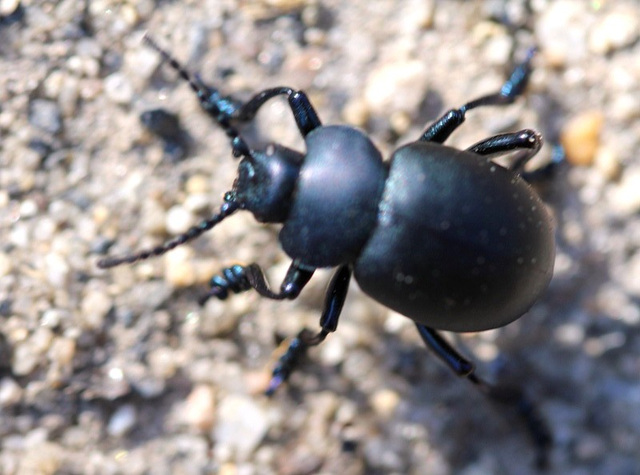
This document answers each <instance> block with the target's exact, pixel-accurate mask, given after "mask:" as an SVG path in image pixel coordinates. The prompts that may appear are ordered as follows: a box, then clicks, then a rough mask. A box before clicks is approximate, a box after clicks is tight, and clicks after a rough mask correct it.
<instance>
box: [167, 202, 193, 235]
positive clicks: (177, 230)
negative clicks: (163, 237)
mask: <svg viewBox="0 0 640 475" xmlns="http://www.w3.org/2000/svg"><path fill="white" fill-rule="evenodd" d="M165 221H166V223H165V225H166V229H167V232H168V233H169V234H173V235H178V234H183V233H184V232H186V231H187V230H188V229H189V228H190V227H191V226H193V225H194V224H196V221H197V220H196V217H195V216H194V215H193V214H192V213H191V212H189V209H187V208H186V207H185V206H181V205H175V206H172V207H171V208H169V210H168V211H167V215H166V217H165Z"/></svg>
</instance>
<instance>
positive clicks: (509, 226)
mask: <svg viewBox="0 0 640 475" xmlns="http://www.w3.org/2000/svg"><path fill="white" fill-rule="evenodd" d="M554 249H555V246H554V236H553V229H552V224H551V220H550V218H549V215H548V213H547V211H546V209H545V208H544V204H543V203H542V201H541V200H540V199H539V198H538V196H537V195H536V194H535V193H534V192H533V191H532V190H531V189H530V187H529V185H528V184H527V183H525V182H524V181H523V180H522V179H521V178H519V177H518V176H517V175H516V174H514V173H513V172H511V171H509V170H507V169H505V168H503V167H501V166H499V165H496V164H494V163H492V162H491V161H489V160H488V159H486V158H484V157H481V156H478V155H476V154H473V153H471V152H464V151H459V150H456V149H453V148H449V147H445V146H442V145H440V144H431V143H427V142H417V143H413V144H410V145H407V146H405V147H403V148H401V149H399V150H398V151H396V152H395V153H394V155H393V157H392V162H391V169H390V173H389V178H388V180H387V182H386V186H385V190H384V193H383V197H382V201H381V203H380V208H379V215H378V223H377V226H376V228H375V229H374V231H373V234H372V236H371V238H370V240H369V241H368V242H367V245H366V246H365V248H364V249H363V252H362V253H361V255H360V257H359V258H358V260H357V261H356V264H355V277H356V280H357V281H358V283H359V284H360V287H361V288H362V290H364V291H365V292H366V293H367V294H369V295H370V296H371V297H373V298H374V299H376V300H378V301H379V302H380V303H382V304H383V305H385V306H387V307H389V308H391V309H393V310H396V311H398V312H399V313H402V314H403V315H406V316H408V317H410V318H412V319H413V320H415V321H417V322H420V323H423V324H424V325H427V326H429V327H432V328H436V329H441V330H450V331H457V332H464V331H481V330H487V329H490V328H496V327H500V326H503V325H506V324H507V323H509V322H511V321H513V320H515V319H517V318H518V317H520V316H521V315H522V314H523V313H524V312H526V311H527V310H528V309H529V308H530V306H531V305H533V302H534V301H535V300H536V298H537V297H538V296H539V295H540V293H541V292H542V291H543V290H544V289H545V288H546V287H547V285H548V283H549V280H550V279H551V275H552V271H553V262H554V254H555V250H554Z"/></svg>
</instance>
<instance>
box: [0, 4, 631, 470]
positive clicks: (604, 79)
mask: <svg viewBox="0 0 640 475" xmlns="http://www.w3.org/2000/svg"><path fill="white" fill-rule="evenodd" d="M145 31H149V32H150V33H151V34H152V35H153V37H154V38H155V39H156V40H157V41H158V42H159V43H160V44H161V45H162V46H164V47H166V48H167V49H168V50H170V51H171V52H172V54H174V55H175V57H176V58H178V59H179V60H180V61H181V62H183V63H184V64H185V65H187V67H188V68H189V69H190V70H191V71H194V72H197V73H198V74H199V75H200V76H201V77H202V78H203V80H205V81H207V82H210V83H213V84H216V85H218V86H219V87H220V88H221V89H222V90H223V92H225V93H229V94H234V96H236V97H238V98H241V99H247V98H249V97H250V96H251V94H252V93H254V92H257V91H259V90H262V89H265V88H267V87H273V86H282V85H284V86H290V87H293V88H295V89H303V90H305V91H306V92H307V93H308V94H309V96H310V98H311V100H312V102H313V104H314V105H315V107H316V108H317V110H318V113H319V115H320V117H321V119H322V120H323V122H324V123H327V124H329V123H349V124H352V125H356V126H358V127H360V128H363V129H364V130H366V131H367V132H368V133H369V134H370V135H371V137H372V139H373V140H374V142H375V143H376V145H378V146H379V147H380V149H381V150H382V151H383V154H384V155H385V156H387V157H388V156H389V155H390V153H391V152H392V151H393V150H394V149H395V148H397V147H398V146H399V145H402V144H404V143H407V142H410V141H412V140H415V139H416V138H417V137H418V136H419V134H420V132H421V131H422V130H423V129H424V128H425V126H426V125H427V124H428V123H430V121H433V120H434V119H436V118H437V117H439V115H440V114H442V113H443V112H444V111H445V110H447V109H449V108H451V107H458V106H460V105H462V104H463V103H465V102H466V101H468V100H471V99H474V98H476V97H478V96H480V95H483V94H486V93H491V92H494V91H496V90H497V89H498V88H499V87H500V85H501V84H502V83H503V81H504V80H505V78H506V75H507V74H508V73H509V71H510V70H511V68H512V67H513V64H514V62H517V61H519V60H521V59H522V58H523V57H524V55H525V54H526V51H527V50H528V49H529V48H531V47H532V46H534V45H535V46H537V47H538V48H539V54H538V55H537V56H536V58H535V59H534V65H535V71H534V73H533V75H532V77H531V83H530V86H529V89H528V92H527V94H526V95H525V96H524V97H523V98H521V99H519V100H518V101H517V103H516V104H514V105H512V106H510V107H505V108H496V107H492V108H489V107H487V108H482V109H479V110H476V111H473V112H472V113H469V114H468V116H467V117H468V120H467V121H466V122H465V124H464V125H463V126H462V127H460V128H459V130H458V131H456V133H455V134H454V135H453V136H452V137H451V139H450V141H449V142H448V143H449V144H452V145H454V146H458V147H466V146H469V145H471V144H473V143H475V142H476V141H478V140H480V139H482V138H485V137H488V136H490V135H493V134H496V133H500V132H504V131H514V130H518V129H521V128H525V127H531V128H535V129H537V130H539V131H541V132H542V133H543V135H544V136H545V139H546V145H545V147H544V149H543V150H542V151H541V153H540V154H539V156H538V157H537V159H536V163H534V164H532V166H533V167H536V166H540V165H541V164H544V163H545V162H548V161H549V160H551V159H552V157H554V156H555V154H556V153H557V151H558V150H559V145H560V144H562V146H563V147H564V150H565V151H566V156H567V160H566V161H565V162H564V163H563V164H561V165H560V166H557V167H555V169H554V171H555V172H554V173H553V174H552V175H551V176H550V177H549V179H548V180H542V181H541V182H540V183H536V187H537V190H538V192H539V193H540V195H541V196H542V197H543V199H544V200H545V202H546V203H548V206H549V210H550V212H551V213H552V214H553V216H554V219H555V222H556V225H557V260H556V268H555V275H554V278H553V280H552V282H551V285H550V288H549V290H548V291H547V292H546V293H545V295H544V296H543V297H542V298H541V299H540V300H539V302H538V303H537V304H536V305H535V306H534V307H533V308H532V309H531V311H530V312H528V313H527V314H526V315H525V316H524V317H523V318H521V319H519V320H517V321H516V322H514V323H513V324H511V325H509V326H507V327H505V328H501V329H498V330H493V331H489V332H484V333H479V334H465V335H451V337H452V341H453V342H455V344H456V345H457V346H458V347H460V348H461V351H462V352H463V354H465V355H466V356H468V357H469V358H471V359H473V360H474V361H476V362H477V365H478V367H477V371H478V374H479V375H481V376H482V377H484V378H487V379H488V380H490V381H494V382H498V383H502V384H515V385H520V386H522V387H523V388H524V389H525V391H526V392H527V394H528V395H529V396H530V397H531V399H532V400H534V401H535V402H536V404H537V405H538V408H539V410H540V412H541V414H542V415H543V416H544V417H545V418H546V420H547V421H548V425H549V427H550V429H551V432H552V433H553V437H554V445H553V447H552V449H551V451H550V454H549V462H550V466H549V469H548V470H547V473H562V474H591V473H607V474H637V473H640V453H639V452H638V447H640V308H639V307H638V302H639V298H640V252H639V251H638V249H639V248H640V217H639V214H638V213H639V211H640V157H639V155H638V150H639V148H640V147H639V146H640V41H639V38H640V4H639V3H638V2H637V1H636V0H628V1H625V0H610V1H606V0H602V1H591V2H588V1H579V0H574V1H571V0H558V1H545V0H531V1H519V0H504V1H497V0H496V1H485V2H481V1H477V2H475V1H446V2H445V1H436V0H403V1H391V0H376V1H370V2H367V1H352V2H342V1H338V0H244V1H241V0H184V1H170V0H166V1H161V0H157V1H152V0H137V1H135V0H131V1H126V0H120V1H115V0H93V1H89V0H86V1H80V0H66V1H65V0H63V1H58V2H50V1H44V0H22V1H20V0H2V1H0V140H1V141H0V473H3V474H143V473H145V474H169V473H172V474H205V473H216V474H224V475H254V474H255V475H258V474H284V475H293V474H311V473H324V474H335V473H341V474H465V475H476V474H531V473H536V472H537V469H536V466H535V455H536V453H535V449H534V446H533V444H532V443H531V440H530V438H529V434H528V433H527V431H526V429H525V428H524V427H523V424H522V423H521V420H520V419H519V418H518V417H517V415H515V414H514V413H513V411H509V410H507V409H505V408H504V407H500V406H497V405H495V404H492V403H490V402H489V401H488V400H487V399H486V398H485V397H483V396H482V395H481V394H480V393H479V392H478V391H476V390H475V389H474V388H473V386H472V385H471V384H469V382H467V381H465V380H460V379H458V378H457V377H456V376H454V375H453V374H452V373H451V372H450V371H449V370H448V369H447V368H446V367H444V366H443V365H442V364H441V363H440V362H439V361H437V360H436V359H435V357H434V356H433V355H431V354H430V353H429V352H428V351H427V350H426V348H424V346H423V345H422V343H421V341H420V340H419V337H418V335H417V334H416V332H415V329H414V327H413V324H412V322H411V321H410V320H408V319H406V318H404V317H401V316H399V315H397V314H394V313H392V312H390V311H389V310H387V309H385V308H383V307H381V306H379V305H378V304H376V303H375V302H374V301H372V300H371V299H369V298H367V297H366V296H364V295H363V294H362V293H361V292H360V291H359V290H358V288H357V285H356V284H355V283H354V284H352V288H351V290H350V294H349V297H348V299H347V302H346V305H345V309H344V312H343V317H342V319H341V322H340V327H339V328H338V331H337V332H336V333H335V334H332V335H331V336H330V337H329V338H328V339H327V341H326V342H325V343H324V344H322V345H321V346H319V347H317V348H315V349H313V350H312V351H310V354H309V358H308V359H306V360H305V361H304V363H303V364H302V365H301V367H300V369H299V371H297V372H296V373H295V374H294V375H293V376H292V378H291V380H290V383H289V384H287V385H285V386H283V387H282V388H280V391H279V392H278V393H277V394H276V395H275V396H273V397H272V398H267V397H265V396H263V395H262V391H263V390H264V387H265V384H266V381H267V380H268V377H269V371H270V368H271V366H272V364H273V361H274V354H275V353H274V352H275V351H276V349H277V347H278V344H279V342H280V341H281V340H282V339H283V338H286V337H290V336H293V335H295V334H296V333H297V332H298V331H299V330H300V328H301V327H303V326H305V325H306V326H309V327H310V328H316V325H317V321H318V317H319V313H320V309H321V307H322V301H323V296H324V291H325V287H326V285H327V282H328V278H329V276H330V274H328V273H326V272H319V273H317V274H316V276H315V277H314V279H313V280H312V282H311V283H310V284H309V285H308V287H307V288H306V289H305V290H304V292H303V293H302V295H301V296H300V298H299V299H297V300H296V301H293V302H273V301H268V300H265V299H261V298H259V297H258V296H257V295H256V294H255V293H246V294H242V295H238V296H233V297H231V298H229V299H228V300H227V301H225V302H221V301H209V302H208V303H207V304H206V305H205V306H202V307H201V306H199V305H198V298H199V296H201V295H202V294H203V293H204V292H205V291H206V284H207V281H208V279H209V277H211V275H213V274H214V273H216V272H217V271H219V270H220V269H221V268H223V267H224V266H228V265H230V264H233V263H236V262H240V263H250V262H258V263H259V264H261V265H262V266H264V267H265V268H266V269H268V270H269V277H270V279H271V281H272V282H273V283H278V282H280V280H281V279H282V277H283V276H284V273H285V272H286V269H287V267H288V264H289V261H288V259H287V257H286V256H285V255H284V254H283V252H282V251H281V250H280V248H279V246H278V241H277V233H278V228H277V227H271V226H263V225H259V224H258V223H256V222H255V221H254V220H253V219H252V216H251V215H250V214H249V213H238V214H237V215H236V216H234V217H233V218H231V219H229V220H227V221H225V222H224V223H223V224H221V225H220V226H219V227H218V228H216V229H215V230H213V231H211V232H209V233H207V234H206V235H205V236H203V237H202V238H200V239H199V240H197V241H194V242H192V243H189V244H187V245H184V246H182V247H181V248H179V249H176V250H175V251H174V252H172V253H169V254H167V255H165V256H163V257H160V258H157V259H153V260H149V261H145V262H143V263H139V264H136V265H132V266H123V267H118V268H115V269H112V270H109V271H101V270H99V269H98V268H97V267H96V261H97V260H98V259H99V258H100V257H102V256H104V255H105V254H107V253H109V254H121V253H124V252H130V251H132V250H135V249H140V248H143V247H148V246H150V245H156V244H159V243H161V242H162V241H164V240H167V239H169V238H171V237H172V236H175V235H177V234H180V233H181V232H184V231H185V230H186V229H187V228H188V227H189V226H191V225H193V224H195V223H197V222H198V221H199V220H201V219H203V218H205V217H207V216H208V215H210V214H211V213H214V212H216V211H217V210H218V208H219V205H220V203H221V202H222V196H223V194H224V192H225V191H228V190H229V189H230V187H231V186H232V183H233V180H234V177H235V168H236V166H237V163H236V162H235V161H234V160H233V159H232V157H231V152H230V146H229V144H228V141H227V139H226V137H225V135H224V133H223V132H221V131H220V130H219V129H218V128H217V127H216V126H215V125H214V124H213V123H212V122H211V120H209V119H208V117H207V116H206V115H205V114H203V113H202V112H201V110H200V108H199V104H198V102H197V100H196V99H195V97H194V96H193V94H192V92H191V91H190V90H189V88H188V86H187V85H186V84H185V83H184V82H182V81H180V80H179V79H178V78H177V75H176V74H175V72H174V71H172V70H171V69H170V68H169V67H168V66H167V65H162V64H161V58H160V57H159V55H158V54H157V53H156V52H155V51H153V50H151V49H150V48H148V47H147V46H145V45H144V44H143V43H142V41H141V39H142V35H143V33H144V32H145ZM246 133H247V137H250V138H251V141H252V143H254V144H258V143H267V142H269V141H276V142H279V143H283V144H286V145H288V146H291V147H297V148H299V149H301V150H303V142H302V140H301V139H300V137H299V135H298V132H297V129H296V127H295V124H294V122H293V120H292V118H291V112H290V110H289V109H288V107H287V104H286V101H284V100H280V99H276V100H273V101H271V102H270V103H268V105H267V106H265V107H264V108H263V109H262V110H261V112H260V114H259V116H258V118H257V120H256V121H255V125H252V126H250V127H249V128H248V130H247V132H246ZM424 211H425V212H428V210H424Z"/></svg>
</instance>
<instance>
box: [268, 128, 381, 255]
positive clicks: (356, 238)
mask: <svg viewBox="0 0 640 475" xmlns="http://www.w3.org/2000/svg"><path fill="white" fill-rule="evenodd" d="M305 142H306V144H307V155H306V157H305V160H304V163H303V164H302V168H301V170H300V175H299V178H298V183H297V185H296V189H295V191H294V195H293V201H292V204H291V210H290V212H289V216H288V218H287V220H286V221H285V223H284V226H283V228H282V230H281V231H280V242H281V243H282V248H283V249H284V251H285V252H286V253H287V254H288V255H289V256H290V257H292V258H293V259H298V260H299V261H300V262H301V263H302V264H305V265H308V266H311V267H335V266H337V265H339V264H343V263H346V262H350V261H353V260H355V258H356V256H357V255H358V254H359V253H360V251H361V249H362V247H363V246H364V244H365V242H366V240H367V238H368V237H369V236H370V235H371V232H372V230H373V228H374V226H375V224H376V220H377V214H378V204H379V202H380V199H381V197H382V191H383V189H384V183H385V179H386V177H387V167H386V166H385V164H384V163H383V162H382V156H381V155H380V152H379V151H378V150H377V149H376V148H375V146H374V145H373V143H372V142H371V140H370V139H369V138H368V137H367V136H366V135H364V134H363V133H362V132H360V131H359V130H357V129H354V128H351V127H346V126H327V127H319V128H317V129H314V130H313V131H311V132H310V133H309V134H308V135H307V136H306V137H305Z"/></svg>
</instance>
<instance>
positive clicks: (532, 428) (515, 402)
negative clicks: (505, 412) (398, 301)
mask: <svg viewBox="0 0 640 475" xmlns="http://www.w3.org/2000/svg"><path fill="white" fill-rule="evenodd" d="M416 327H417V328H418V332H419V333H420V337H421V338H422V340H423V341H424V343H425V345H426V346H427V347H428V348H429V349H430V350H431V351H432V352H433V353H435V355H436V356H437V357H438V358H440V360H441V361H443V362H444V363H445V364H446V365H447V366H448V367H449V368H451V370H452V371H453V372H454V373H456V374H457V375H458V376H461V377H465V378H467V379H468V380H469V381H470V382H471V383H473V385H474V386H475V387H476V388H478V390H479V391H480V392H482V393H483V394H485V395H486V396H487V397H488V398H489V399H490V400H492V401H494V402H496V403H499V404H500V405H503V406H507V407H510V408H512V409H513V410H515V411H516V412H517V413H518V415H519V416H520V418H521V419H522V421H523V422H524V424H525V425H526V427H527V430H528V432H529V435H530V436H531V438H532V440H533V443H534V444H535V446H536V450H537V460H536V461H537V465H538V467H540V468H544V467H546V466H547V463H548V461H547V458H548V451H549V449H550V447H551V445H552V443H553V438H552V436H551V432H550V431H549V428H548V426H547V423H546V421H545V420H544V418H543V417H542V416H541V415H540V413H539V411H538V409H537V407H536V406H535V404H534V403H533V402H532V401H531V400H530V399H529V398H528V397H527V395H526V394H525V393H524V391H523V390H522V389H521V388H518V387H512V386H511V387H507V386H497V385H493V384H490V383H488V382H487V381H485V380H483V379H481V378H480V377H479V376H477V375H476V374H475V372H474V370H475V367H474V364H473V363H472V362H470V361H469V360H467V359H466V358H464V357H463V356H462V355H461V354H460V353H459V352H458V351H457V350H456V349H455V348H453V347H452V346H451V345H450V344H449V343H447V341H446V340H445V339H444V338H442V336H441V335H440V334H439V333H438V332H437V331H436V330H434V329H432V328H429V327H426V326H424V325H421V324H419V323H416Z"/></svg>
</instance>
